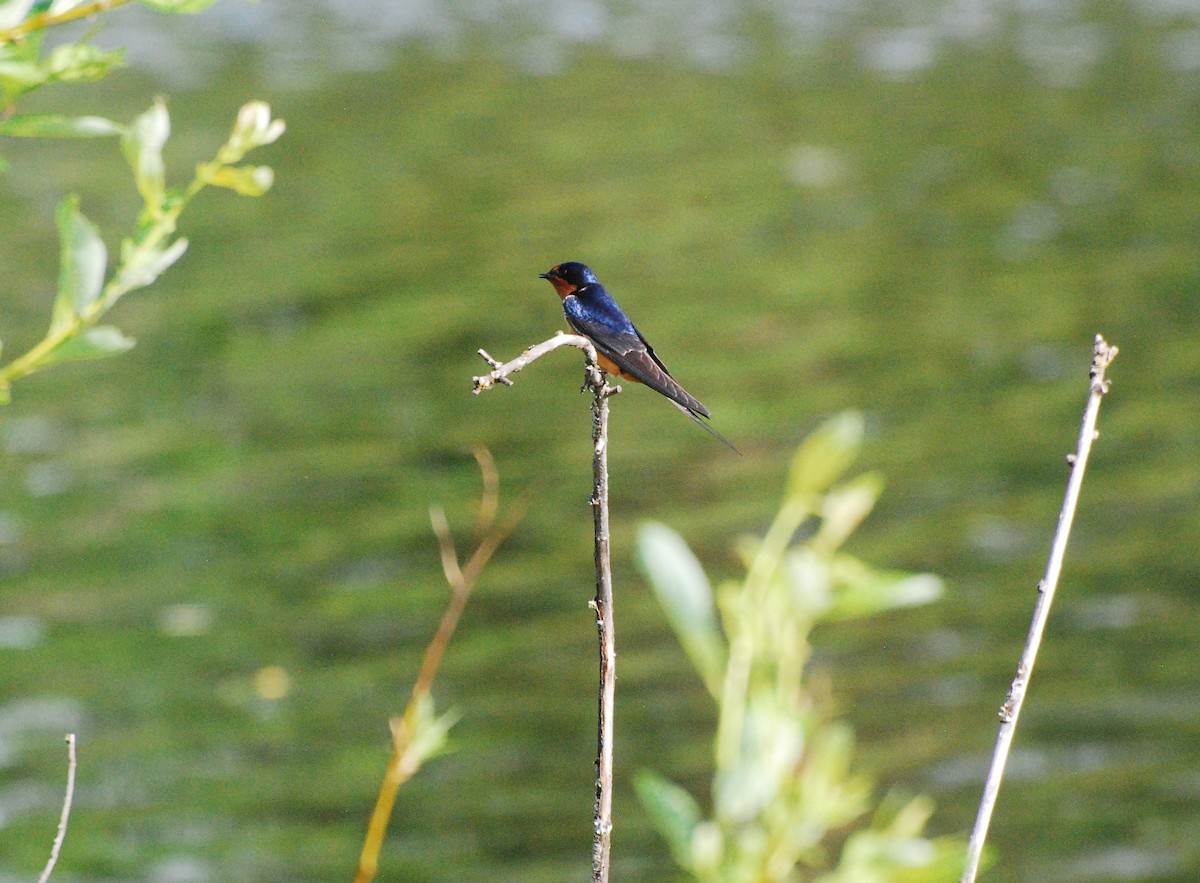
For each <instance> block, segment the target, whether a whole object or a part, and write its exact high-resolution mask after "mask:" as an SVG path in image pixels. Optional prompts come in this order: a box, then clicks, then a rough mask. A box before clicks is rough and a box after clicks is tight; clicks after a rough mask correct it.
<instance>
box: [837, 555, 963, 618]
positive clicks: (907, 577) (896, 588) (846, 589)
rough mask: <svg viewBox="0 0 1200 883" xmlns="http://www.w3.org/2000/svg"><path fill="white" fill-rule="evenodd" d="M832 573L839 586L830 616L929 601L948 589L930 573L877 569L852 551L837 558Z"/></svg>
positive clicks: (852, 615)
mask: <svg viewBox="0 0 1200 883" xmlns="http://www.w3.org/2000/svg"><path fill="white" fill-rule="evenodd" d="M833 577H834V581H835V583H837V584H838V586H839V587H838V588H837V589H836V590H835V592H834V594H833V603H832V604H831V605H830V608H829V610H828V611H827V613H826V614H825V617H826V619H829V620H838V619H857V618H859V617H862V616H869V615H871V614H873V613H881V612H883V611H885V610H896V609H898V608H901V607H915V606H917V605H919V604H929V603H930V602H932V601H936V600H937V599H938V598H940V597H941V596H942V594H943V593H944V592H945V585H944V583H943V582H942V581H941V580H940V579H939V578H938V577H936V576H934V575H933V574H931V573H906V572H904V571H898V570H878V569H876V568H874V567H871V566H869V565H867V564H864V563H863V562H862V561H859V560H858V559H857V558H853V557H851V556H849V555H838V556H836V557H835V558H834V560H833Z"/></svg>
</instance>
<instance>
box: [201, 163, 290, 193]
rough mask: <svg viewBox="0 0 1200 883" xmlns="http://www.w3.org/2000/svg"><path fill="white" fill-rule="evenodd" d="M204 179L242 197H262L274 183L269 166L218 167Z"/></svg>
mask: <svg viewBox="0 0 1200 883" xmlns="http://www.w3.org/2000/svg"><path fill="white" fill-rule="evenodd" d="M202 168H203V167H202ZM204 178H205V180H206V181H207V182H208V183H209V184H212V185H214V186H216V187H227V188H229V189H230V190H234V191H236V192H238V193H240V194H242V196H262V195H263V194H264V193H266V192H267V191H268V190H270V189H271V185H272V184H273V183H275V173H274V172H273V171H272V170H271V167H270V166H219V167H218V168H217V169H216V170H215V171H212V172H209V173H208V174H206V175H205V176H204Z"/></svg>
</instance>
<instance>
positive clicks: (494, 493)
mask: <svg viewBox="0 0 1200 883" xmlns="http://www.w3.org/2000/svg"><path fill="white" fill-rule="evenodd" d="M474 454H475V459H476V461H477V462H478V463H479V469H480V472H481V473H482V474H483V493H482V495H481V499H480V504H479V506H480V511H481V512H485V513H488V515H487V518H486V520H484V521H479V520H477V521H476V525H475V527H476V529H477V530H478V531H480V532H481V536H480V538H479V545H478V546H476V548H475V551H474V552H473V553H472V554H471V557H470V558H469V559H467V563H466V564H465V565H461V566H460V565H459V562H458V551H457V550H456V548H455V546H454V537H453V536H452V535H451V533H450V525H449V523H448V522H447V521H446V514H445V512H443V511H442V510H441V509H440V508H438V507H436V506H435V507H432V508H431V509H430V510H429V520H430V523H431V524H432V526H433V533H434V535H435V536H436V537H437V541H438V551H439V554H440V556H441V562H442V572H443V574H444V575H445V577H446V582H447V583H448V584H449V586H450V601H449V603H448V604H447V605H446V609H445V611H444V612H443V613H442V618H441V621H440V622H439V623H438V627H437V631H436V632H435V633H434V636H433V639H432V640H431V641H430V642H429V645H428V646H427V647H426V648H425V656H424V658H423V659H422V660H421V668H420V671H419V672H418V674H417V679H416V681H415V682H414V683H413V689H412V696H411V698H410V699H409V702H408V706H407V707H406V708H405V711H404V714H403V715H402V716H399V717H396V718H393V719H392V720H391V721H390V726H391V731H392V751H391V754H390V755H389V757H388V763H387V767H386V769H385V771H384V776H383V783H382V784H381V785H380V788H379V796H378V797H377V798H376V800H375V808H374V809H373V810H372V812H371V819H370V821H369V822H368V823H367V833H366V836H365V837H364V838H363V848H362V852H361V853H360V855H359V859H358V867H357V868H356V870H355V874H354V883H370V881H371V880H374V879H375V874H376V873H377V872H378V870H379V852H380V850H381V849H382V848H383V840H384V837H385V836H386V834H387V826H388V821H389V820H390V819H391V816H392V810H393V809H394V808H395V805H396V795H397V793H398V792H399V790H400V786H401V785H403V784H404V783H405V782H407V781H408V780H409V779H410V778H412V776H413V774H415V773H416V772H417V770H418V769H420V767H421V763H422V760H423V758H422V757H420V756H419V755H418V753H417V752H414V751H413V750H411V749H412V738H413V735H414V733H413V723H414V722H415V721H416V720H417V718H418V715H419V713H420V709H421V707H422V706H423V705H424V703H426V702H427V701H428V700H429V696H430V694H431V693H432V691H433V681H434V678H435V677H436V676H437V673H438V669H439V668H440V666H441V663H442V657H443V656H444V655H445V653H446V648H447V647H448V646H449V645H450V639H451V638H452V637H453V636H454V631H455V629H456V628H457V627H458V621H459V618H460V617H461V616H462V613H463V610H464V609H465V608H466V606H467V601H468V599H469V598H470V597H471V591H472V590H473V589H474V588H475V583H476V581H477V580H478V579H479V577H480V575H481V574H482V573H483V568H484V567H485V566H486V565H487V563H488V561H489V560H491V557H492V555H493V554H495V552H496V550H497V549H498V548H499V547H500V544H501V543H502V542H503V541H504V539H505V538H506V537H507V536H508V535H509V534H511V533H512V531H513V529H514V528H515V527H516V526H517V523H518V522H519V521H520V520H521V518H522V517H523V516H524V514H525V509H526V507H527V505H528V500H527V498H522V499H521V500H519V501H518V502H517V503H516V504H514V505H513V506H512V507H510V508H509V510H508V512H507V513H505V515H504V517H503V519H500V520H497V518H496V515H497V513H498V511H499V498H500V479H499V475H498V474H497V473H496V466H495V461H493V459H492V455H491V454H490V453H489V452H488V450H487V449H486V448H483V447H478V448H476V449H475V451H474Z"/></svg>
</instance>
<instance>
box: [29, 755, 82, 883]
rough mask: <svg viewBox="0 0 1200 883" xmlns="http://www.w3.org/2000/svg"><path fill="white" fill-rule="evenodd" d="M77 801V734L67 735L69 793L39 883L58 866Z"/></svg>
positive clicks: (48, 876)
mask: <svg viewBox="0 0 1200 883" xmlns="http://www.w3.org/2000/svg"><path fill="white" fill-rule="evenodd" d="M74 799H75V734H74V733H68V734H67V793H66V795H65V796H64V797H63V808H62V815H61V816H60V817H59V819H58V833H57V834H55V835H54V845H53V846H51V847H50V858H49V859H47V860H46V867H44V868H43V869H42V876H40V877H38V883H46V881H47V880H49V879H50V875H51V874H52V873H53V872H54V866H55V865H56V864H58V854H59V852H61V851H62V845H63V841H64V840H65V839H67V819H69V818H70V817H71V802H72V801H73V800H74Z"/></svg>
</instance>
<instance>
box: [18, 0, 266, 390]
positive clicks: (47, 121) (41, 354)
mask: <svg viewBox="0 0 1200 883" xmlns="http://www.w3.org/2000/svg"><path fill="white" fill-rule="evenodd" d="M211 2H212V0H177V2H167V0H154V2H150V0H147V2H146V3H145V5H147V6H151V7H153V8H155V9H159V10H161V11H164V12H195V11H198V10H200V9H202V8H204V7H206V6H208V5H210V3H211ZM104 5H105V7H110V6H113V5H120V4H114V3H108V4H104ZM97 11H100V10H99V7H97V6H96V4H86V3H80V2H57V3H53V4H47V3H40V4H37V5H36V6H35V5H34V4H33V3H32V2H30V0H9V2H7V3H2V4H0V99H2V101H3V104H4V105H5V107H6V108H7V110H8V112H9V113H10V115H9V116H8V117H7V118H6V119H2V120H0V136H3V135H8V136H11V137H23V138H31V137H32V138H95V137H104V136H119V137H120V139H121V149H122V151H123V152H124V155H125V158H126V160H127V161H128V163H129V167H130V169H131V170H132V172H133V180H134V184H135V186H136V187H137V190H138V193H139V194H140V195H141V198H142V208H141V210H140V212H139V213H138V217H137V221H136V223H135V225H134V228H133V230H132V232H130V234H129V235H128V236H126V237H125V239H124V240H123V241H122V242H121V247H120V252H119V258H118V260H117V263H116V267H115V268H114V271H113V273H112V275H111V276H110V277H108V281H107V282H105V278H106V274H107V271H108V249H107V248H106V247H105V245H104V241H103V239H102V238H101V237H100V233H99V231H97V230H96V228H95V226H93V225H92V224H91V222H89V221H88V220H87V218H85V217H84V216H83V214H82V213H81V212H80V210H79V201H78V200H77V199H76V198H75V197H71V196H68V197H66V198H65V199H64V200H63V201H62V202H61V203H60V204H59V207H58V215H57V220H58V235H59V243H60V247H59V274H58V293H57V296H56V298H55V301H54V307H53V311H52V315H51V320H50V328H49V330H48V331H47V333H46V336H45V338H44V339H43V340H42V341H41V342H40V343H38V344H37V345H35V346H34V347H33V348H31V349H30V350H29V351H28V352H26V353H25V354H24V355H22V356H21V357H19V358H17V359H15V360H13V361H12V362H10V363H8V364H7V365H3V366H2V367H0V402H7V401H8V400H9V395H10V388H11V386H12V383H13V381H14V380H17V379H18V378H20V377H24V376H25V375H27V374H30V373H32V372H33V371H36V370H38V369H39V368H44V367H47V366H49V365H54V364H57V363H59V362H66V361H72V360H78V359H93V358H100V357H103V356H109V355H114V354H116V353H121V352H124V351H125V350H127V349H129V348H130V347H132V346H133V344H134V342H133V340H132V339H131V338H128V337H126V336H125V335H124V334H122V333H121V332H120V331H119V330H118V329H117V328H114V327H112V326H108V325H98V324H97V322H98V320H99V319H100V317H101V316H103V315H104V314H105V313H106V312H107V311H108V310H109V309H110V308H111V307H112V306H113V304H115V303H116V302H117V300H119V299H120V298H121V297H122V296H124V295H125V294H128V293H129V292H130V291H133V290H135V289H138V288H144V287H146V286H147V285H150V284H151V283H153V282H154V280H155V279H157V278H158V277H159V276H160V275H161V274H162V273H163V272H164V271H165V270H166V269H167V268H168V267H170V266H171V265H172V264H173V263H175V261H177V260H179V258H180V257H181V256H182V255H183V253H184V252H185V251H186V250H187V246H188V243H187V240H186V239H184V238H182V237H176V236H175V229H176V225H177V223H178V220H179V216H180V214H181V213H182V212H183V210H184V208H186V207H187V205H188V203H189V202H190V201H191V200H192V198H193V197H194V196H195V195H196V194H197V193H199V192H200V191H201V190H202V189H204V188H205V187H208V186H214V187H224V188H227V189H230V190H234V191H235V192H237V193H240V194H242V195H244V196H261V195H262V194H264V193H266V192H267V190H269V189H270V187H271V184H272V182H273V179H274V175H273V173H272V171H271V169H270V168H268V167H266V166H252V165H241V161H242V159H243V158H244V157H245V155H246V154H247V153H248V152H249V151H251V150H253V149H255V148H257V147H262V146H264V145H267V144H270V143H272V142H273V141H275V140H276V139H277V138H279V136H280V135H282V134H283V131H284V124H283V121H282V120H272V119H271V111H270V108H269V107H268V106H267V105H266V104H264V103H263V102H260V101H252V102H250V103H249V104H246V105H245V106H244V107H243V108H242V109H241V111H240V112H239V114H238V118H237V122H236V123H235V124H234V127H233V130H232V132H231V133H230V135H229V139H228V140H227V141H226V142H225V144H224V145H222V146H221V147H220V149H219V150H218V151H217V154H216V156H215V158H214V159H212V160H211V161H209V162H204V163H200V164H199V165H198V166H197V167H196V173H195V176H194V177H193V179H192V181H191V182H190V183H189V184H188V185H187V186H186V187H182V188H173V187H170V186H169V185H168V182H167V174H166V167H165V165H164V163H163V147H164V146H165V145H166V143H167V139H168V138H169V137H170V135H171V120H170V115H169V114H168V112H167V107H166V104H165V102H163V101H162V100H161V99H157V100H155V102H154V104H153V105H151V107H150V108H149V109H148V110H147V111H146V112H145V113H142V114H140V115H138V116H137V117H136V118H135V119H134V120H133V121H132V122H130V123H129V124H121V123H117V122H114V121H112V120H109V119H105V118H103V117H98V116H81V117H65V116H61V115H57V114H29V115H24V116H22V115H15V114H11V111H12V109H13V103H14V102H15V101H16V100H17V99H18V98H21V97H23V96H24V95H26V94H28V93H29V92H31V91H32V90H34V89H36V88H38V87H40V86H43V85H46V84H48V83H53V82H88V81H93V80H97V79H100V78H101V77H103V76H105V75H107V74H108V73H109V72H110V71H112V70H113V69H114V68H116V67H118V66H119V65H120V64H121V53H120V52H106V51H103V50H99V49H96V48H95V47H92V46H90V45H89V44H88V43H87V42H86V41H83V42H80V43H75V44H65V45H62V46H59V47H57V48H56V49H54V50H53V51H52V52H50V53H48V54H46V55H43V54H42V52H41V49H42V35H43V33H44V29H45V28H46V27H47V26H50V25H53V24H57V23H60V22H62V21H66V20H69V19H70V18H72V17H78V16H80V15H83V14H88V13H92V12H97ZM0 168H3V164H2V162H0Z"/></svg>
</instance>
